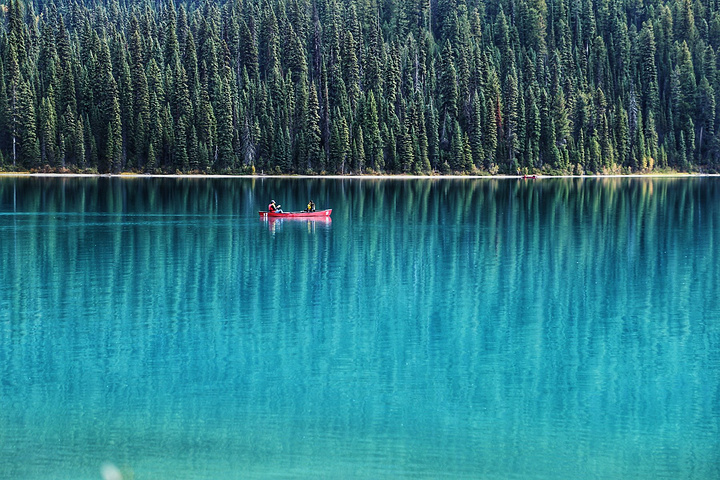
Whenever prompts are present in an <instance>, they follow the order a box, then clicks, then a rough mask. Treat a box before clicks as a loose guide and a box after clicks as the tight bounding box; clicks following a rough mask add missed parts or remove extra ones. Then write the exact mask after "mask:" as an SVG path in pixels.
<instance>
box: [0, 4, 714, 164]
mask: <svg viewBox="0 0 720 480" xmlns="http://www.w3.org/2000/svg"><path fill="white" fill-rule="evenodd" d="M0 7H1V8H2V12H3V18H2V22H0V24H1V26H0V55H1V58H2V62H0V169H4V170H34V171H97V172H124V171H136V172H208V173H210V172H215V173H260V172H264V173H271V172H272V173H309V174H320V173H328V174H330V173H344V174H348V173H356V174H357V173H369V172H375V173H409V174H421V173H433V172H436V173H490V174H493V173H521V172H522V173H524V172H545V173H610V172H645V171H652V170H658V169H673V170H681V171H715V170H717V169H718V166H720V135H716V131H717V130H718V127H720V125H717V123H718V122H720V115H717V114H716V113H717V109H718V104H717V102H716V99H715V92H716V91H720V75H719V74H718V53H717V52H718V49H719V48H720V0H668V1H663V0H227V1H223V0H205V1H199V0H186V1H183V0H178V1H177V2H175V3H173V2H172V0H171V1H165V0H141V1H132V0H56V1H54V2H53V1H52V0H28V1H23V0H9V3H8V4H7V5H0Z"/></svg>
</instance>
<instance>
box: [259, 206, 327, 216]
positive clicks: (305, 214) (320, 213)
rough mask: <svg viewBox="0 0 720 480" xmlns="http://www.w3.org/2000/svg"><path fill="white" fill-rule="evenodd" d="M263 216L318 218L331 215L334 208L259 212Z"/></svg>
mask: <svg viewBox="0 0 720 480" xmlns="http://www.w3.org/2000/svg"><path fill="white" fill-rule="evenodd" d="M258 213H259V214H260V217H261V218H300V217H305V218H313V217H315V218H317V217H329V216H330V214H331V213H332V208H328V209H327V210H317V211H315V212H284V213H277V212H258Z"/></svg>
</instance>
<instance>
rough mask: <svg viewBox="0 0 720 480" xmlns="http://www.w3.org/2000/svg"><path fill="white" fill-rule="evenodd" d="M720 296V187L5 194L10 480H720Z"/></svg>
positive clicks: (4, 466) (1, 382) (5, 405)
mask: <svg viewBox="0 0 720 480" xmlns="http://www.w3.org/2000/svg"><path fill="white" fill-rule="evenodd" d="M271 198H274V199H275V200H277V201H278V202H279V203H281V204H282V205H283V208H285V209H286V210H300V209H302V208H303V207H304V205H305V204H306V203H307V201H308V200H309V199H312V200H314V201H315V204H316V205H317V207H318V208H332V209H333V213H332V219H331V220H330V221H325V220H306V219H299V220H290V219H282V220H278V221H274V222H273V221H272V220H270V221H268V220H262V219H260V218H259V216H258V214H257V212H258V210H264V209H265V208H266V207H267V203H268V202H269V200H270V199H271ZM718 293H720V178H704V177H694V178H606V179H542V180H523V179H461V178H454V179H402V180H400V179H392V178H387V179H378V178H367V179H322V178H313V179H309V178H302V179H293V178H267V179H263V178H226V179H220V178H212V179H201V178H104V177H99V178H98V177H91V178H35V177H5V178H0V478H3V479H4V478H8V479H10V478H12V479H46V478H48V479H49V478H73V479H97V478H101V473H100V472H101V468H102V465H104V464H105V463H107V462H109V463H112V464H114V465H116V466H117V467H118V468H119V469H120V471H121V472H122V474H123V477H124V478H125V479H130V478H132V479H138V480H139V479H204V478H228V479H234V478H237V479H241V478H242V479H246V478H250V479H253V478H349V479H375V478H483V479H485V478H487V479H508V478H566V479H575V478H576V479H581V478H582V479H586V478H640V479H645V478H648V479H649V478H652V479H656V478H673V479H681V478H687V479H690V478H692V479H715V478H720V304H719V302H718V301H717V297H718Z"/></svg>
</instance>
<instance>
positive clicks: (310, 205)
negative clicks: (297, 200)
mask: <svg viewBox="0 0 720 480" xmlns="http://www.w3.org/2000/svg"><path fill="white" fill-rule="evenodd" d="M305 211H306V212H314V211H315V202H313V201H312V200H310V202H308V204H307V209H306V210H305Z"/></svg>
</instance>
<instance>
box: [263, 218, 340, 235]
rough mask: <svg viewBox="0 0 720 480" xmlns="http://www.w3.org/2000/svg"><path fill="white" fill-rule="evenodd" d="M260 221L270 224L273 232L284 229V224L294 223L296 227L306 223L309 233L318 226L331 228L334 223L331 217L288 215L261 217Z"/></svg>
mask: <svg viewBox="0 0 720 480" xmlns="http://www.w3.org/2000/svg"><path fill="white" fill-rule="evenodd" d="M260 221H261V222H263V223H265V224H266V225H267V226H268V229H269V230H270V232H271V233H273V234H274V233H275V232H276V231H278V230H282V228H283V225H284V224H287V225H288V226H290V225H292V228H293V229H294V228H295V227H296V226H302V225H306V226H307V229H308V233H313V232H315V230H316V228H321V229H329V228H330V226H331V225H332V218H330V217H311V218H307V217H305V218H303V217H288V218H277V217H269V218H268V217H260Z"/></svg>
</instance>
